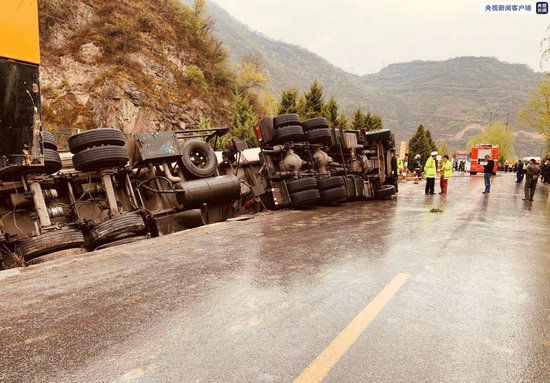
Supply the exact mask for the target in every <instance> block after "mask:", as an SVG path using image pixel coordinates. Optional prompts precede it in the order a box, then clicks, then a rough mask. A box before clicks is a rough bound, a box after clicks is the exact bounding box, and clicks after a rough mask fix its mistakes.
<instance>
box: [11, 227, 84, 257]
mask: <svg viewBox="0 0 550 383" xmlns="http://www.w3.org/2000/svg"><path fill="white" fill-rule="evenodd" d="M83 244H84V236H83V235H82V233H81V232H80V230H76V229H68V230H56V231H51V232H49V233H45V234H41V235H37V236H36V237H32V238H25V239H22V240H21V241H20V242H19V243H18V244H17V245H16V247H17V250H18V251H19V254H21V256H22V257H23V258H24V259H25V261H30V260H31V259H34V258H36V257H39V256H41V255H44V254H48V253H53V252H54V251H60V250H65V249H72V248H75V247H80V246H82V245H83Z"/></svg>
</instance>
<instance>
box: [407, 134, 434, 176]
mask: <svg viewBox="0 0 550 383" xmlns="http://www.w3.org/2000/svg"><path fill="white" fill-rule="evenodd" d="M431 152H432V149H431V146H430V144H429V142H428V137H427V135H426V131H425V130H424V125H422V124H420V125H418V128H417V130H416V133H415V134H414V135H413V136H412V137H411V140H410V141H409V158H414V157H415V156H416V155H417V154H420V161H421V162H422V163H425V162H426V160H427V159H428V157H429V156H430V153H431ZM409 168H410V169H411V170H413V169H414V161H409Z"/></svg>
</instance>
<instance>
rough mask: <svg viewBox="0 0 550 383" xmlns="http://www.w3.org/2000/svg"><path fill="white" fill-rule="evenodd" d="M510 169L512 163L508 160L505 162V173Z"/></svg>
mask: <svg viewBox="0 0 550 383" xmlns="http://www.w3.org/2000/svg"><path fill="white" fill-rule="evenodd" d="M508 169H510V163H509V162H508V161H506V162H504V173H508Z"/></svg>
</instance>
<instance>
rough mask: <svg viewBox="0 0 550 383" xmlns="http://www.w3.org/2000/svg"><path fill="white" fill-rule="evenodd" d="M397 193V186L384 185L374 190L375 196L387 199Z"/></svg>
mask: <svg viewBox="0 0 550 383" xmlns="http://www.w3.org/2000/svg"><path fill="white" fill-rule="evenodd" d="M394 194H395V186H393V185H383V186H381V187H380V188H378V189H376V190H375V191H374V198H376V199H385V198H389V197H391V196H392V195H394Z"/></svg>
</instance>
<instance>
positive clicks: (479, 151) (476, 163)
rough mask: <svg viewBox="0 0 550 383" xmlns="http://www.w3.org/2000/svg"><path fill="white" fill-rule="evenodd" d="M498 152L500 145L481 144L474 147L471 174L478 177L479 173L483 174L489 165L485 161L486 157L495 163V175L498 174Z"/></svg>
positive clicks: (471, 155)
mask: <svg viewBox="0 0 550 383" xmlns="http://www.w3.org/2000/svg"><path fill="white" fill-rule="evenodd" d="M498 150H499V149H498V145H491V144H479V145H474V146H472V152H471V154H470V174H472V175H476V174H477V173H478V172H479V173H483V171H484V169H485V168H484V166H485V165H486V164H487V161H485V156H486V155H488V156H489V157H491V159H492V160H493V161H495V167H494V168H493V175H495V174H497V170H498Z"/></svg>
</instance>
